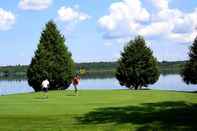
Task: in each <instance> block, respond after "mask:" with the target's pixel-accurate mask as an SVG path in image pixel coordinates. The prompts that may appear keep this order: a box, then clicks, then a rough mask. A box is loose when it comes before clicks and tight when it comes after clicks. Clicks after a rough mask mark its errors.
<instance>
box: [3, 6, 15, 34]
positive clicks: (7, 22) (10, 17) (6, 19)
mask: <svg viewBox="0 0 197 131" xmlns="http://www.w3.org/2000/svg"><path fill="white" fill-rule="evenodd" d="M15 19H16V18H15V15H14V14H13V13H12V12H10V11H6V10H4V9H2V8H0V30H1V31H6V30H9V29H11V27H12V26H13V25H14V23H15Z"/></svg>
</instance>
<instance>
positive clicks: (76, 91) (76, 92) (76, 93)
mask: <svg viewBox="0 0 197 131" xmlns="http://www.w3.org/2000/svg"><path fill="white" fill-rule="evenodd" d="M74 88H75V95H78V90H77V85H76V84H74Z"/></svg>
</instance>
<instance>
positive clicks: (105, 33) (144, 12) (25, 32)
mask: <svg viewBox="0 0 197 131" xmlns="http://www.w3.org/2000/svg"><path fill="white" fill-rule="evenodd" d="M195 8H197V1H196V0H191V1H190V2H188V1H187V0H102V1H101V0H85V1H82V0H58V1H57V0H56V1H55V0H9V1H8V0H7V1H1V2H0V65H16V64H29V63H30V61H31V58H32V56H33V55H34V51H35V50H36V48H37V44H38V41H39V37H40V33H41V31H42V29H43V28H44V25H45V23H46V22H47V21H49V20H54V21H55V22H56V23H57V25H58V28H59V30H60V31H61V32H62V33H63V34H64V35H65V38H66V40H67V42H66V45H67V46H68V48H69V50H70V51H71V52H72V54H73V59H74V60H75V61H76V62H90V61H91V62H92V61H114V60H117V59H118V58H119V54H120V51H121V50H122V48H123V47H124V45H125V43H127V41H128V40H130V39H133V38H134V37H135V36H136V35H143V36H144V37H145V39H146V40H147V45H148V46H149V47H150V48H151V49H152V50H153V53H154V55H155V56H156V57H157V59H158V60H160V61H161V60H169V61H175V60H185V59H187V53H188V47H189V46H190V45H191V43H192V41H193V39H194V38H195V36H197V33H196V28H197V9H195Z"/></svg>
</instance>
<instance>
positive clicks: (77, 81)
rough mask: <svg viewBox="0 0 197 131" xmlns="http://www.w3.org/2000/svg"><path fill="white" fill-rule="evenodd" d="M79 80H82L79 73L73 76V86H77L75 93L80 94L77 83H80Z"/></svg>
mask: <svg viewBox="0 0 197 131" xmlns="http://www.w3.org/2000/svg"><path fill="white" fill-rule="evenodd" d="M79 82H80V77H79V75H78V74H77V75H76V76H75V77H74V78H73V81H72V83H73V86H74V88H75V94H76V95H78V89H77V85H78V84H79Z"/></svg>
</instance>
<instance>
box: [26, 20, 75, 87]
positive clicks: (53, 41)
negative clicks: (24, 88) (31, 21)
mask: <svg viewBox="0 0 197 131" xmlns="http://www.w3.org/2000/svg"><path fill="white" fill-rule="evenodd" d="M64 43H65V39H64V37H63V36H62V35H61V34H60V32H59V31H58V29H57V26H56V24H55V23H54V22H53V21H49V22H48V23H47V24H46V26H45V29H44V30H43V31H42V33H41V37H40V41H39V44H38V47H37V50H36V51H35V55H34V57H33V58H32V60H31V64H30V66H29V68H28V70H27V77H28V83H29V85H30V86H32V87H33V88H34V90H35V91H40V90H41V89H42V88H41V83H42V81H43V80H45V79H48V80H49V82H50V88H49V89H51V90H55V89H58V88H62V87H65V88H68V86H69V85H70V84H71V81H72V77H73V76H74V62H73V60H72V58H71V57H72V55H71V53H70V52H69V51H68V48H67V47H66V46H65V44H64Z"/></svg>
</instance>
